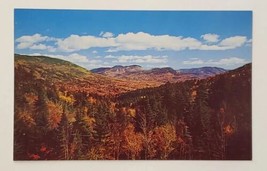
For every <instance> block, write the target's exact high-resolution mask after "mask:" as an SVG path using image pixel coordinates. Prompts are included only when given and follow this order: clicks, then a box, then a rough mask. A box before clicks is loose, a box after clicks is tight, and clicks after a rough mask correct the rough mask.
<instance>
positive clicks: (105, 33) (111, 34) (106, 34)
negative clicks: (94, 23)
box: [100, 32, 114, 38]
mask: <svg viewBox="0 0 267 171" xmlns="http://www.w3.org/2000/svg"><path fill="white" fill-rule="evenodd" d="M100 36H102V37H105V38H111V37H113V36H114V34H113V33H111V32H101V33H100Z"/></svg>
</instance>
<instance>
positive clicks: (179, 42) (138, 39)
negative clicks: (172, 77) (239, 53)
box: [16, 32, 247, 53]
mask: <svg viewBox="0 0 267 171" xmlns="http://www.w3.org/2000/svg"><path fill="white" fill-rule="evenodd" d="M100 35H101V36H102V37H96V36H91V35H86V36H79V35H70V36H69V37H66V38H63V39H56V38H53V37H47V36H42V35H40V34H35V35H32V36H22V37H20V38H18V39H16V42H17V43H18V45H17V48H18V49H26V48H28V49H35V50H43V51H44V50H47V51H49V52H55V51H62V52H75V51H80V50H85V49H90V48H94V47H98V48H108V50H107V52H118V51H134V50H149V49H152V50H156V51H163V50H172V51H181V50H185V49H189V50H227V49H235V48H238V47H241V46H243V45H244V44H245V43H246V42H247V38H246V37H245V36H233V37H229V38H225V39H223V40H221V41H219V39H218V38H219V35H216V34H210V33H208V34H205V35H202V36H201V38H203V39H204V41H203V40H202V41H201V40H198V39H195V38H192V37H182V36H170V35H151V34H149V33H144V32H138V33H132V32H130V33H126V34H119V35H118V36H117V37H113V36H114V35H113V34H112V33H110V32H106V33H103V32H102V33H101V34H100ZM48 41H54V44H50V45H49V46H48V45H47V44H45V42H48ZM41 42H42V43H41ZM211 43H212V44H211ZM95 52H96V51H94V52H93V53H95Z"/></svg>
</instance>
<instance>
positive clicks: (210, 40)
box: [201, 33, 220, 43]
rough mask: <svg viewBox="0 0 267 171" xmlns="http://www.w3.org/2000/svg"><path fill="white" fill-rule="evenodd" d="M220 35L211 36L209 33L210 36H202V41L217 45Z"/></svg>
mask: <svg viewBox="0 0 267 171" xmlns="http://www.w3.org/2000/svg"><path fill="white" fill-rule="evenodd" d="M219 37H220V36H219V35H217V34H211V33H208V34H204V35H202V36H201V38H202V39H204V40H205V41H206V42H208V43H216V42H218V41H219Z"/></svg>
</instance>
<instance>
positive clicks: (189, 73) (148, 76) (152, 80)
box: [91, 65, 227, 85]
mask: <svg viewBox="0 0 267 171" xmlns="http://www.w3.org/2000/svg"><path fill="white" fill-rule="evenodd" d="M226 71H227V70H225V69H223V68H218V67H201V68H192V69H180V70H175V69H173V68H171V67H164V68H152V69H144V68H143V67H141V66H139V65H130V66H121V65H116V66H114V67H106V68H96V69H92V70H91V72H93V73H96V74H101V75H104V76H108V77H110V78H117V79H127V80H131V81H136V80H139V81H140V80H143V81H146V82H147V83H148V84H151V85H154V84H156V85H161V84H164V83H166V82H172V83H174V82H179V81H185V80H190V79H203V78H206V77H209V76H214V75H217V74H222V73H224V72H226Z"/></svg>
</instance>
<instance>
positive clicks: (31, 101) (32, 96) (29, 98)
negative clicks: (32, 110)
mask: <svg viewBox="0 0 267 171" xmlns="http://www.w3.org/2000/svg"><path fill="white" fill-rule="evenodd" d="M24 97H25V99H26V101H27V102H28V104H29V105H33V104H34V103H35V101H36V100H37V99H38V96H37V95H35V94H34V93H25V94H24Z"/></svg>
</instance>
